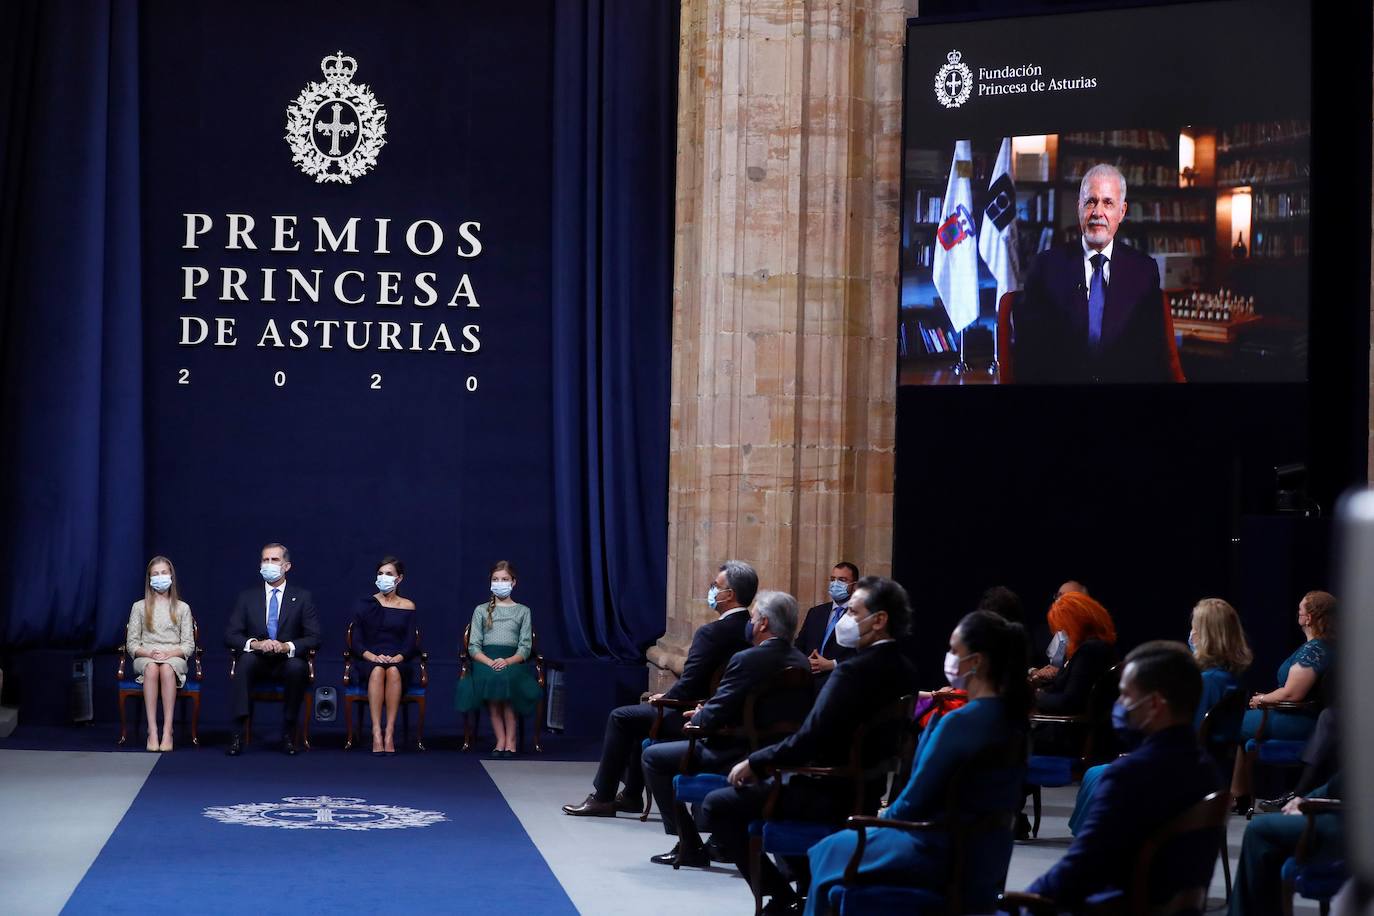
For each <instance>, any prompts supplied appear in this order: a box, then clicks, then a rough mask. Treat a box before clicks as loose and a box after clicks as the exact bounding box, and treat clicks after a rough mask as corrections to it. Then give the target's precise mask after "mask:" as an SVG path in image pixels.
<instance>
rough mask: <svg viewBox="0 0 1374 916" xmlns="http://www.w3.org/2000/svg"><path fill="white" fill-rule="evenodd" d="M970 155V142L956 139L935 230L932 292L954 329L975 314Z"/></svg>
mask: <svg viewBox="0 0 1374 916" xmlns="http://www.w3.org/2000/svg"><path fill="white" fill-rule="evenodd" d="M972 177H973V154H972V152H971V150H970V148H969V141H967V140H956V141H955V143H954V161H953V162H952V163H950V167H949V183H948V184H947V185H945V199H944V209H943V210H942V211H941V214H940V227H939V229H937V230H936V232H935V238H936V241H938V242H939V244H937V245H936V246H935V271H934V273H935V291H936V292H938V293H939V294H940V299H941V301H943V302H944V304H945V311H946V312H948V313H949V321H950V324H952V325H954V330H956V331H962V330H963V329H964V328H966V327H968V326H969V325H970V324H972V323H973V322H974V319H976V318H977V317H978V240H977V235H978V230H977V227H976V225H975V224H974V221H973V214H972V213H971V212H970V211H972V209H973V188H972V183H971V179H972Z"/></svg>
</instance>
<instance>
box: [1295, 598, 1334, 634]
mask: <svg viewBox="0 0 1374 916" xmlns="http://www.w3.org/2000/svg"><path fill="white" fill-rule="evenodd" d="M1302 600H1303V601H1304V602H1306V604H1307V617H1308V620H1310V621H1311V622H1310V623H1309V624H1308V626H1310V627H1311V628H1312V633H1313V634H1314V636H1315V638H1317V639H1330V638H1331V637H1332V636H1333V635H1335V630H1336V596H1335V595H1333V594H1331V593H1330V592H1308V593H1307V594H1306V595H1303V596H1302Z"/></svg>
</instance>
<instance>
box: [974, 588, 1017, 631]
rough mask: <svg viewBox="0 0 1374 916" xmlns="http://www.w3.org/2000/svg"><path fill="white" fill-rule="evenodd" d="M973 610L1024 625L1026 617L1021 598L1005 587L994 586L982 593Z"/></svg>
mask: <svg viewBox="0 0 1374 916" xmlns="http://www.w3.org/2000/svg"><path fill="white" fill-rule="evenodd" d="M975 610H979V611H991V612H992V613H994V614H996V615H997V616H998V617H1001V618H1002V619H1003V620H1010V621H1011V622H1012V623H1020V624H1024V623H1025V622H1026V615H1025V612H1024V610H1023V608H1022V606H1021V596H1020V595H1018V594H1016V592H1014V591H1012V590H1011V589H1009V588H1007V587H1006V586H1005V585H994V586H993V587H992V588H990V589H988V590H987V591H985V592H983V597H981V598H979V599H978V607H977V608H975Z"/></svg>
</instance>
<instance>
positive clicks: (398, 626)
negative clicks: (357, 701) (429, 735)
mask: <svg viewBox="0 0 1374 916" xmlns="http://www.w3.org/2000/svg"><path fill="white" fill-rule="evenodd" d="M404 578H405V564H404V563H402V562H401V561H400V560H398V559H396V558H395V557H385V558H384V559H383V560H382V562H381V563H379V564H378V565H377V592H376V594H373V595H369V596H368V597H366V598H364V599H362V600H361V601H359V602H358V608H357V610H356V611H355V612H354V614H353V656H354V662H353V664H354V666H355V670H356V671H357V675H358V683H359V684H366V685H367V706H368V710H369V711H370V712H371V713H372V753H374V754H394V753H396V739H395V735H396V715H397V713H399V712H400V709H401V697H402V696H404V695H405V691H406V688H407V687H408V686H409V684H410V680H411V667H412V666H411V660H412V658H413V657H414V655H415V653H416V649H415V629H416V616H415V615H416V612H415V602H413V601H411V600H410V599H409V598H402V597H401V596H400V595H399V594H398V593H397V591H396V590H397V588H398V587H399V586H400V584H401V580H402V579H404ZM383 707H385V709H386V725H385V727H383V725H382V709H383Z"/></svg>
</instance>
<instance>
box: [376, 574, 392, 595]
mask: <svg viewBox="0 0 1374 916" xmlns="http://www.w3.org/2000/svg"><path fill="white" fill-rule="evenodd" d="M395 590H396V577H395V576H388V575H386V574H385V573H378V574H377V591H379V592H382V593H383V594H387V593H390V592H393V591H395Z"/></svg>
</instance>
